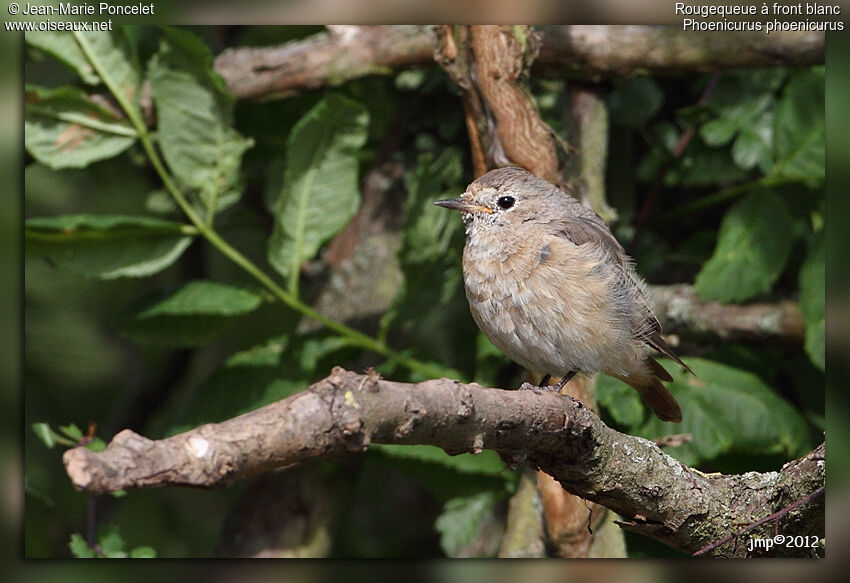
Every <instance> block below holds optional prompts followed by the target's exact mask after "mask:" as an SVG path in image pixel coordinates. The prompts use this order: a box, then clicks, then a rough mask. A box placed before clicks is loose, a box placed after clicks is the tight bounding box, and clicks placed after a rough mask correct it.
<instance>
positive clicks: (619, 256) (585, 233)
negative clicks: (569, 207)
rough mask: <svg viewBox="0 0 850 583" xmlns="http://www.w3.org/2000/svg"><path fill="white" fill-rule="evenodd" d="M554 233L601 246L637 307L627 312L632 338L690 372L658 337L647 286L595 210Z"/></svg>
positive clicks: (659, 335) (579, 241)
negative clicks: (636, 312)
mask: <svg viewBox="0 0 850 583" xmlns="http://www.w3.org/2000/svg"><path fill="white" fill-rule="evenodd" d="M550 229H551V231H552V232H553V234H554V235H557V236H560V237H565V238H566V239H568V240H570V241H572V242H573V243H574V244H576V245H584V244H587V243H590V244H592V245H596V246H598V247H599V248H600V249H602V250H603V251H604V252H605V253H606V254H607V255H608V257H609V258H610V259H611V262H612V267H613V268H614V269H616V270H617V278H618V279H619V281H620V286H622V288H623V289H625V290H628V292H629V293H630V295H631V294H633V298H634V301H635V303H637V305H638V306H639V313H638V314H634V313H632V314H630V315H631V317H632V318H634V320H633V323H632V329H633V331H634V334H635V337H637V338H640V339H641V340H643V341H644V342H646V343H647V344H648V345H649V346H651V347H652V348H654V349H655V350H657V351H658V352H660V353H661V354H663V355H665V356H667V357H669V358H670V359H672V360H673V361H675V362H676V363H678V364H680V365H681V366H683V367H685V369H686V370H687V371H688V372H691V374H693V372H692V371H691V369H690V368H688V365H686V364H685V363H684V362H682V360H681V359H680V358H679V357H678V356H676V353H675V352H673V349H672V348H670V346H669V345H668V344H667V342H666V341H665V340H664V338H663V337H662V336H661V322H659V321H658V318H657V317H656V316H655V313H654V312H653V311H652V305H651V303H650V301H649V297H648V294H647V290H646V286H645V284H644V283H643V282H642V281H641V279H640V278H639V277H637V276H636V275H635V273H634V269H633V267H632V261H631V258H630V257H629V256H628V255H626V251H625V250H624V249H623V246H622V245H620V242H619V241H617V239H616V238H615V237H614V234H613V233H611V229H610V228H609V227H608V224H607V223H606V222H605V221H604V220H603V219H602V217H600V216H599V215H597V214H596V213H594V212H593V211H589V210H588V213H586V214H583V215H582V216H572V217H570V218H568V219H566V220H565V221H561V222H560V224H558V225H555V226H554V228H551V227H550Z"/></svg>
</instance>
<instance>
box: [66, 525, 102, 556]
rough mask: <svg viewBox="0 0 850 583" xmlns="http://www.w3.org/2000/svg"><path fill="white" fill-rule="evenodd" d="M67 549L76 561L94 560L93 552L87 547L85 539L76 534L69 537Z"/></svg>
mask: <svg viewBox="0 0 850 583" xmlns="http://www.w3.org/2000/svg"><path fill="white" fill-rule="evenodd" d="M68 548H69V549H71V554H73V555H74V556H75V557H77V558H78V559H94V558H95V553H94V550H93V549H92V548H91V547H90V546H89V545H88V543H87V542H86V539H84V538H83V536H82V535H81V534H79V533H77V532H75V533H74V534H72V535H71V540H70V542H68Z"/></svg>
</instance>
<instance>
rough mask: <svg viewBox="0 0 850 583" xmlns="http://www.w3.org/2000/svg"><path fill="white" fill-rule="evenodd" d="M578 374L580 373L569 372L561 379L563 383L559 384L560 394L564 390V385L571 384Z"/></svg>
mask: <svg viewBox="0 0 850 583" xmlns="http://www.w3.org/2000/svg"><path fill="white" fill-rule="evenodd" d="M577 372H578V371H575V370H571V371H570V372H568V373H567V374H565V375H564V376H563V378H562V379H561V382H559V383H558V392H559V393H560V392H561V389H563V388H564V385H566V384H567V383H568V382H570V379H572V378H573V377H574V376H576V373H577Z"/></svg>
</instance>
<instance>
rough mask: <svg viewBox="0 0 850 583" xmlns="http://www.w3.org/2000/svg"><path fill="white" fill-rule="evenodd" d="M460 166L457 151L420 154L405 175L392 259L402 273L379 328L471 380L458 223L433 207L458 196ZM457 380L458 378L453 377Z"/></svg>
mask: <svg viewBox="0 0 850 583" xmlns="http://www.w3.org/2000/svg"><path fill="white" fill-rule="evenodd" d="M462 173H463V165H462V163H461V154H460V151H459V150H458V149H457V148H454V147H448V148H445V149H443V151H442V152H441V154H440V155H439V157H435V156H434V155H432V154H431V153H425V154H421V155H420V156H419V160H418V165H417V167H416V169H415V171H413V172H411V173H409V174H408V175H407V176H406V180H405V183H406V186H407V199H406V201H405V218H404V224H403V227H402V244H401V248H400V249H399V252H398V256H399V261H400V263H401V268H402V272H403V274H404V283H403V285H402V286H401V287H400V288H399V291H398V293H397V295H396V297H395V298H394V300H393V305H392V307H391V309H390V311H389V312H388V313H387V314H386V315H385V316H384V319H383V321H382V323H381V325H382V328H383V329H384V330H385V331H386V330H387V329H388V328H389V327H390V325H395V326H397V327H399V328H403V329H405V331H406V332H407V333H408V338H409V339H408V342H409V345H410V346H411V347H415V349H416V350H417V351H421V352H423V353H425V354H427V355H428V357H427V360H433V361H437V362H439V363H441V364H442V365H443V366H444V367H449V368H456V369H458V370H462V371H464V374H463V375H462V377H461V378H468V377H471V376H472V372H473V367H474V364H475V356H476V345H475V338H476V337H477V335H478V329H477V328H476V326H475V322H474V321H473V320H472V317H471V316H470V314H469V304H468V303H467V301H466V298H465V296H464V293H463V271H462V267H461V254H462V252H463V241H464V230H463V221H462V220H461V218H460V217H459V216H458V213H456V212H452V211H448V210H446V209H444V208H440V207H438V206H435V205H434V201H436V200H439V199H441V198H443V199H444V198H454V197H456V196H457V195H458V194H459V193H460V192H463V186H462V183H461V176H462ZM454 378H458V377H454Z"/></svg>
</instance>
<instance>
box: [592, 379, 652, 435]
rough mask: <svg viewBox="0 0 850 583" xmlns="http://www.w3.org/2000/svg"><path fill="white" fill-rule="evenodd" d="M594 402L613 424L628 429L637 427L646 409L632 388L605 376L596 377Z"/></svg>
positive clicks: (643, 417)
mask: <svg viewBox="0 0 850 583" xmlns="http://www.w3.org/2000/svg"><path fill="white" fill-rule="evenodd" d="M596 402H597V403H599V406H600V407H602V408H603V409H605V410H606V411H607V412H608V413H609V414H610V415H611V418H612V419H613V420H614V422H615V423H618V424H619V425H622V426H624V427H627V428H629V429H632V428H635V427H638V426H639V425H640V424H641V423H643V421H644V419H645V418H646V414H647V409H646V407H645V405H644V404H643V401H642V400H641V398H640V396H639V395H638V394H637V391H635V390H634V389H633V388H631V387H630V386H628V385H627V384H625V383H623V382H621V381H618V380H617V379H615V378H613V377H609V376H608V375H605V374H600V375H596Z"/></svg>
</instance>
